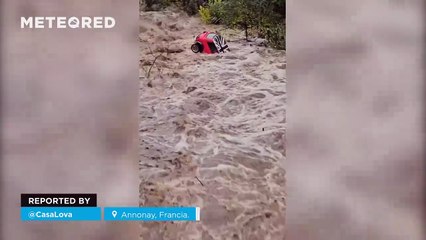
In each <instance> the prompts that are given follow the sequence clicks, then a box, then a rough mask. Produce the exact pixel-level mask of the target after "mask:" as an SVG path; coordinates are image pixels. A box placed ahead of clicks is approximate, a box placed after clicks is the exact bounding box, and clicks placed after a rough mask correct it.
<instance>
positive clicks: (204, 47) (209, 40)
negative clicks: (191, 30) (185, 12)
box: [191, 31, 229, 54]
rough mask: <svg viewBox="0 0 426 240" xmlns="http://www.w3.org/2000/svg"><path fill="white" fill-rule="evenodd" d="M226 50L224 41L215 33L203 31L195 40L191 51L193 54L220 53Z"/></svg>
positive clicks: (226, 46)
mask: <svg viewBox="0 0 426 240" xmlns="http://www.w3.org/2000/svg"><path fill="white" fill-rule="evenodd" d="M225 49H228V50H229V48H228V45H227V44H226V41H225V39H224V38H223V37H222V36H220V35H219V34H217V33H214V32H206V31H204V32H203V33H201V34H200V35H198V36H197V37H196V38H195V43H194V44H192V46H191V50H192V51H193V52H194V53H207V54H211V53H220V52H224V51H225Z"/></svg>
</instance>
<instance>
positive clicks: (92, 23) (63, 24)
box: [21, 17, 115, 29]
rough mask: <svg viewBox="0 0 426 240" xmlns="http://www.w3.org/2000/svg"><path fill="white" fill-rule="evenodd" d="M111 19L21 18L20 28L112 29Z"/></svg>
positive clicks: (113, 21)
mask: <svg viewBox="0 0 426 240" xmlns="http://www.w3.org/2000/svg"><path fill="white" fill-rule="evenodd" d="M114 26H115V19H114V18H113V17H21V28H73V29H81V28H113V27H114Z"/></svg>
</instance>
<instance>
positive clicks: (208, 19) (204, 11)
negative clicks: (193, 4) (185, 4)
mask: <svg viewBox="0 0 426 240" xmlns="http://www.w3.org/2000/svg"><path fill="white" fill-rule="evenodd" d="M198 13H199V14H200V17H201V20H202V21H203V22H204V23H206V24H210V23H212V15H211V13H210V8H209V7H203V6H200V9H199V10H198Z"/></svg>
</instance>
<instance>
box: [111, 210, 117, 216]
mask: <svg viewBox="0 0 426 240" xmlns="http://www.w3.org/2000/svg"><path fill="white" fill-rule="evenodd" d="M112 216H113V217H114V218H115V216H117V211H115V210H114V211H112Z"/></svg>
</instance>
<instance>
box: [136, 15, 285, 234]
mask: <svg viewBox="0 0 426 240" xmlns="http://www.w3.org/2000/svg"><path fill="white" fill-rule="evenodd" d="M204 30H209V31H213V30H218V31H219V32H220V33H221V34H222V35H223V36H224V37H225V38H226V39H227V40H228V45H229V47H230V49H231V52H227V53H224V54H220V55H217V54H216V55H205V54H194V53H192V52H191V50H190V46H191V44H192V42H193V40H194V37H195V35H197V34H199V33H201V32H202V31H204ZM241 36H242V35H241V33H240V32H238V31H232V30H223V29H222V28H221V26H205V25H203V24H202V23H201V22H200V21H199V20H198V19H197V18H191V17H188V16H186V15H185V14H182V13H176V12H173V11H163V12H145V13H141V17H140V35H139V37H140V41H141V44H140V46H141V49H140V50H141V62H140V104H139V106H140V110H139V114H140V126H139V132H140V139H141V146H140V165H139V166H140V170H139V172H140V179H141V184H140V204H141V205H147V206H160V205H161V206H171V205H177V206H198V207H200V208H201V221H200V222H197V223H191V222H189V223H188V222H184V223H176V222H175V223H171V222H170V223H164V222H163V223H143V224H142V233H141V239H150V240H151V239H170V240H192V239H194V240H200V239H203V240H210V239H212V240H213V239H214V240H218V239H233V240H237V239H240V240H268V239H270V240H283V239H284V231H285V213H286V191H285V190H286V189H285V185H286V179H285V164H284V163H285V159H286V154H285V133H286V98H287V94H286V58H285V52H284V51H277V50H274V49H272V48H268V47H265V46H264V45H262V44H261V42H260V41H253V42H246V41H244V40H241Z"/></svg>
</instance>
